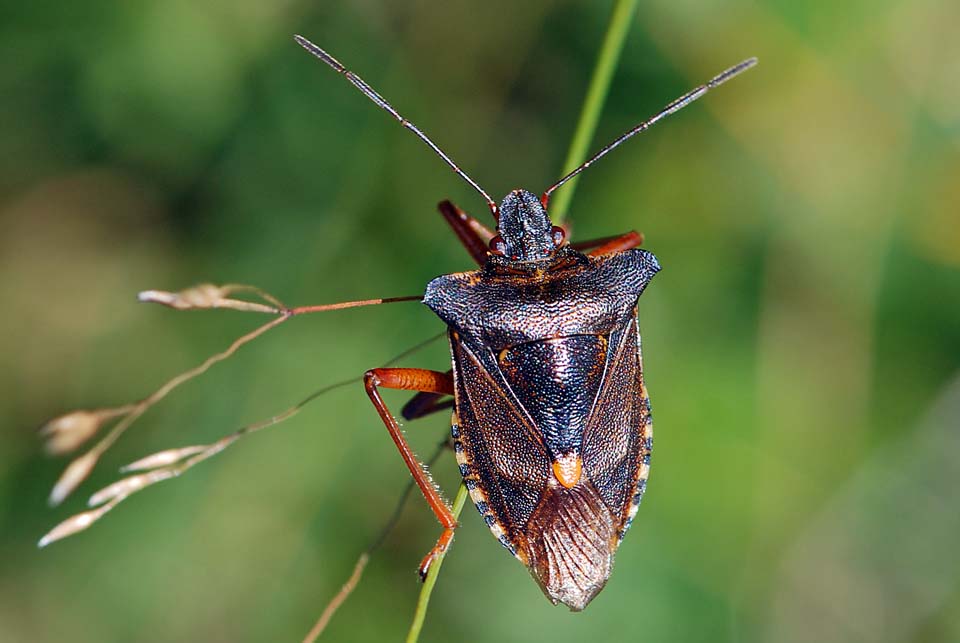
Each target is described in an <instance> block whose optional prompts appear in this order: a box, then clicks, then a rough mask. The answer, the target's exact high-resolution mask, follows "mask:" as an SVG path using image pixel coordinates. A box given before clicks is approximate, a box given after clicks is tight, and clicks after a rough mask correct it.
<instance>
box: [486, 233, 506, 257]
mask: <svg viewBox="0 0 960 643" xmlns="http://www.w3.org/2000/svg"><path fill="white" fill-rule="evenodd" d="M490 252H492V253H493V254H495V255H500V256H501V257H502V256H504V255H505V254H507V244H506V243H505V242H504V240H503V237H501V236H500V235H499V234H498V235H497V236H495V237H494V238H493V239H490Z"/></svg>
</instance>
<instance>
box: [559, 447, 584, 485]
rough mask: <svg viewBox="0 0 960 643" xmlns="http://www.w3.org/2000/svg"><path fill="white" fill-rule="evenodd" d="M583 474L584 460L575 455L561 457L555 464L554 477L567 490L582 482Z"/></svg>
mask: <svg viewBox="0 0 960 643" xmlns="http://www.w3.org/2000/svg"><path fill="white" fill-rule="evenodd" d="M581 473H583V460H581V459H580V456H578V455H577V454H575V453H569V454H567V455H563V456H560V457H559V458H557V459H556V460H554V462H553V475H554V477H556V479H557V481H558V482H559V483H560V484H562V485H563V486H564V487H566V488H567V489H570V488H571V487H573V486H574V485H576V484H577V483H578V482H579V481H580V474H581Z"/></svg>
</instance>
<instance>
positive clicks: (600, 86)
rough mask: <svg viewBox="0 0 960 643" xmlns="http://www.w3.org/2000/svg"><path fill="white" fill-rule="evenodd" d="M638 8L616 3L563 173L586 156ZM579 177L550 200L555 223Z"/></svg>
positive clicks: (623, 0)
mask: <svg viewBox="0 0 960 643" xmlns="http://www.w3.org/2000/svg"><path fill="white" fill-rule="evenodd" d="M636 8H637V0H617V4H616V5H615V6H614V7H613V14H612V15H611V16H610V23H609V24H608V25H607V35H606V36H605V37H604V39H603V46H602V47H601V48H600V55H598V56H597V63H596V65H595V66H594V68H593V77H592V78H591V79H590V87H589V88H588V89H587V97H586V98H585V99H584V102H583V108H582V109H581V110H580V120H579V122H578V123H577V129H576V131H575V132H574V134H573V140H571V141H570V149H569V150H568V151H567V159H566V161H564V163H563V171H562V172H561V173H560V176H566V175H567V174H568V173H570V172H572V171H573V170H575V169H576V168H577V167H579V166H580V164H581V163H583V162H584V161H585V160H586V156H587V151H588V146H589V145H590V141H592V140H593V134H594V132H595V131H596V129H597V121H599V120H600V112H602V111H603V104H604V102H605V101H606V99H607V93H608V92H609V90H610V80H611V79H612V78H613V72H614V70H615V69H616V67H617V61H619V60H620V53H621V52H622V51H623V43H624V41H625V40H626V37H627V31H628V30H629V28H630V22H631V20H632V18H633V15H634V14H635V13H636ZM579 180H580V177H579V176H575V177H573V178H572V179H570V181H569V182H568V183H567V184H566V185H564V186H563V187H562V188H560V189H559V190H557V194H556V196H555V197H554V198H553V199H552V201H551V203H550V218H551V219H552V220H553V223H554V225H560V224H561V223H563V220H564V219H565V218H566V216H567V210H568V209H569V208H570V202H571V200H572V199H573V192H574V190H575V189H576V187H577V181H579Z"/></svg>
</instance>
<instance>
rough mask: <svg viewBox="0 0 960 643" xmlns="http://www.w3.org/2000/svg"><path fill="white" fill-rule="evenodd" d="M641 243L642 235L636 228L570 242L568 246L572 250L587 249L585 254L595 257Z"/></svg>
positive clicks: (627, 248) (634, 246)
mask: <svg viewBox="0 0 960 643" xmlns="http://www.w3.org/2000/svg"><path fill="white" fill-rule="evenodd" d="M642 243H643V235H642V234H641V233H639V232H637V231H636V230H631V231H630V232H625V233H624V234H621V235H618V236H616V237H603V238H601V239H590V240H589V241H581V242H579V243H571V244H570V247H571V248H573V249H574V250H589V252H588V253H587V254H589V255H590V256H591V257H596V256H599V255H605V254H610V253H613V252H621V251H623V250H629V249H630V248H636V247H638V246H639V245H641V244H642Z"/></svg>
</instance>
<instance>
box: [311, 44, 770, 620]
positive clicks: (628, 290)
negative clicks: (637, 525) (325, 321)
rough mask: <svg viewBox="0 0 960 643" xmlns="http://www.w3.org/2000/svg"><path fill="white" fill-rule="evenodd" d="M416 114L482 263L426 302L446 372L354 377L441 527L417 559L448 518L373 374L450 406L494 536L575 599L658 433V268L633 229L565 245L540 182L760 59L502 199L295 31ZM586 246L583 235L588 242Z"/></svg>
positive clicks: (425, 407)
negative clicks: (648, 352)
mask: <svg viewBox="0 0 960 643" xmlns="http://www.w3.org/2000/svg"><path fill="white" fill-rule="evenodd" d="M296 40H297V42H298V43H299V44H300V45H301V46H302V47H304V48H305V49H306V50H307V51H309V52H310V53H311V54H313V55H314V56H316V57H317V58H319V59H320V60H322V61H323V62H325V63H326V64H327V65H329V66H330V67H332V68H333V69H334V70H335V71H337V72H339V73H341V74H343V75H344V76H345V77H346V78H347V80H349V81H350V82H351V83H352V84H353V85H354V86H355V87H356V88H357V89H359V90H360V91H361V92H363V93H364V94H365V95H366V96H367V97H368V98H369V99H370V100H372V101H373V102H374V103H376V104H377V105H379V106H380V107H381V108H383V109H384V110H386V111H387V112H388V113H389V114H390V115H392V116H393V117H394V118H396V119H397V120H398V121H400V124H401V125H403V126H404V127H406V128H407V129H409V130H411V131H412V132H413V133H414V134H416V135H417V136H418V137H419V138H420V139H421V140H422V141H423V142H424V143H426V144H427V145H428V146H429V147H430V148H431V149H432V150H433V151H434V152H435V153H436V154H437V155H438V156H440V158H442V159H443V160H444V161H445V162H446V163H447V164H448V165H449V166H450V167H451V168H452V169H453V171H454V172H456V173H457V175H459V176H460V177H461V178H463V179H464V180H465V181H466V182H467V183H469V184H470V185H471V186H472V187H473V188H474V189H475V190H476V191H477V192H479V193H480V194H481V195H482V196H483V197H484V199H486V202H487V206H488V207H489V208H490V212H491V213H492V214H493V217H494V219H495V220H496V223H497V227H496V232H493V231H491V230H489V229H487V228H486V227H485V226H484V225H483V224H482V223H480V222H479V221H477V220H476V219H474V218H472V217H470V216H469V215H467V214H466V213H465V212H463V211H462V210H460V209H459V208H457V207H456V206H454V205H453V204H452V203H450V202H449V201H444V202H442V203H441V204H440V206H439V209H440V212H441V214H443V216H444V218H445V219H446V220H447V222H448V223H449V224H450V225H451V226H452V227H453V229H454V231H455V232H456V234H457V236H458V237H459V239H460V241H461V242H462V243H463V245H464V246H465V247H466V249H467V251H468V252H469V253H470V254H471V256H472V257H473V259H474V260H475V261H476V262H477V263H478V264H479V265H480V269H479V270H476V271H471V272H463V273H457V274H452V275H443V276H440V277H437V278H436V279H434V280H433V281H431V282H430V283H429V284H427V288H426V293H425V295H424V297H423V303H424V304H426V305H427V306H428V307H430V309H431V310H433V312H435V313H436V314H437V316H438V317H440V319H441V320H443V322H444V323H445V324H446V325H447V328H448V337H449V342H450V353H451V356H452V360H453V368H452V370H451V371H448V372H445V373H444V372H439V371H430V370H424V369H412V368H378V369H374V370H371V371H368V372H367V374H366V376H365V377H364V383H365V386H366V390H367V394H368V395H369V396H370V400H371V401H372V402H373V405H374V406H375V407H376V409H377V412H378V413H379V414H380V417H381V419H382V420H383V423H384V424H385V425H386V427H387V430H388V431H389V432H390V436H391V437H392V438H393V441H394V442H395V443H396V445H397V448H398V449H399V450H400V455H401V456H402V457H403V460H404V462H405V463H406V465H407V467H408V468H409V469H410V473H411V474H412V475H413V477H414V480H415V481H416V483H417V485H418V486H419V488H420V490H421V491H422V492H423V495H424V497H425V498H426V500H427V502H428V503H429V505H430V508H431V509H432V510H433V512H434V514H435V515H436V517H437V519H438V520H439V521H440V524H441V525H442V526H443V531H442V533H441V534H440V538H439V540H438V541H437V543H436V545H434V547H433V549H431V550H430V552H429V553H428V554H427V555H426V557H425V558H424V559H423V562H422V563H421V564H420V568H419V572H420V574H421V576H425V575H426V573H427V570H428V568H429V566H430V564H431V563H432V561H434V560H435V559H436V558H437V556H439V555H440V554H441V553H442V552H444V551H445V550H446V548H447V547H448V546H449V544H450V542H451V540H452V539H453V533H454V529H455V528H456V526H457V523H456V519H455V518H454V516H453V513H452V511H451V510H450V507H449V506H448V505H447V503H446V502H445V501H444V500H443V498H442V497H441V496H440V493H439V492H438V491H437V489H436V487H435V486H434V485H433V484H432V483H431V481H430V478H429V477H428V475H427V472H426V470H425V469H424V467H423V465H422V464H421V463H420V462H419V461H418V460H417V458H416V457H415V456H414V455H413V452H412V451H411V449H410V447H409V446H408V444H407V442H406V440H405V438H404V436H403V433H402V432H401V431H400V427H399V425H398V424H397V421H396V419H395V418H394V416H393V414H392V413H391V412H390V410H389V409H388V408H387V407H386V405H385V404H384V402H383V399H382V398H381V396H380V393H379V391H378V389H379V388H380V387H386V388H393V389H403V390H413V391H419V394H418V395H417V396H416V397H415V398H414V399H413V400H411V402H410V403H409V404H407V406H406V407H405V408H404V409H403V416H404V417H405V418H406V419H413V418H416V417H420V416H422V415H424V414H425V413H428V412H430V411H432V410H436V409H440V408H447V407H448V405H443V404H442V403H441V402H440V399H442V397H443V396H451V395H452V396H453V399H454V403H453V406H454V411H453V420H452V428H451V433H452V436H453V441H454V449H455V451H456V457H457V463H458V464H459V467H460V474H461V475H462V477H463V481H464V484H465V485H466V486H467V488H468V489H469V491H470V497H471V499H472V500H473V502H474V504H475V505H476V507H477V510H478V511H479V512H480V515H481V516H483V520H484V522H486V524H487V526H488V527H489V528H490V531H491V532H492V533H493V535H494V536H495V537H496V538H497V540H499V541H500V543H501V544H502V545H503V546H504V547H505V548H506V549H507V550H509V551H510V553H511V554H513V555H514V556H515V557H516V558H517V559H518V560H519V561H520V562H521V563H523V564H524V565H525V566H526V567H527V568H528V569H529V570H530V573H531V574H532V575H533V578H534V579H535V580H536V581H537V583H538V584H539V585H540V588H541V589H542V590H543V592H544V593H545V594H546V596H547V598H548V599H550V601H551V602H552V603H554V604H557V603H564V604H566V605H567V606H568V607H569V608H570V609H572V610H582V609H583V608H584V607H586V606H587V604H588V603H589V602H590V601H591V600H592V599H593V597H594V596H596V595H597V593H598V592H599V591H600V590H601V589H602V588H603V586H604V585H605V584H606V582H607V579H608V578H609V577H610V572H611V568H612V565H613V555H614V553H615V552H616V550H617V547H618V546H619V545H620V541H621V540H623V536H624V534H625V533H626V531H627V529H628V528H629V527H630V522H631V521H632V520H633V517H634V515H635V514H636V512H637V508H638V506H639V504H640V499H641V497H642V496H643V492H644V489H645V487H646V482H647V475H648V473H649V470H650V453H651V450H652V446H653V427H652V417H651V414H650V398H649V396H648V395H647V390H646V387H645V386H644V383H643V367H642V360H641V354H640V332H639V327H638V324H637V300H638V298H639V297H640V294H641V293H642V292H643V290H644V288H646V286H647V284H648V283H649V282H650V280H651V279H652V278H653V276H654V275H655V274H656V273H657V271H659V270H660V265H659V263H657V259H656V257H654V256H653V254H652V253H650V252H647V251H646V250H641V249H639V248H637V246H638V245H640V243H641V241H642V237H641V236H640V235H639V234H638V233H636V232H628V233H626V234H624V235H621V236H619V237H614V238H610V239H602V240H598V241H595V242H586V243H582V244H576V245H571V244H567V243H566V239H565V236H566V233H565V231H564V229H563V228H560V227H557V226H554V225H553V224H552V223H551V221H550V216H549V214H548V210H547V208H548V205H549V199H550V195H551V194H552V193H553V191H554V190H556V189H557V188H559V187H560V186H561V185H563V184H564V183H566V182H567V181H568V180H570V179H571V178H572V177H574V176H576V175H577V174H579V173H580V172H581V171H583V170H585V169H586V168H588V167H589V166H590V165H591V164H593V163H594V162H595V161H596V160H598V159H599V158H600V157H602V156H604V155H605V154H607V153H608V152H609V151H611V150H612V149H613V148H615V147H617V146H618V145H620V144H621V143H623V142H624V141H625V140H627V139H628V138H630V137H631V136H633V135H634V134H637V133H639V132H642V131H644V130H645V129H647V128H649V127H650V126H651V125H653V124H654V123H656V122H657V121H659V120H660V119H662V118H664V117H665V116H668V115H669V114H672V113H673V112H676V111H678V110H680V109H682V108H683V107H685V106H686V105H688V104H689V103H691V102H692V101H694V100H696V99H697V98H699V97H700V96H702V95H703V94H704V93H706V92H707V91H708V90H710V89H712V88H714V87H716V86H718V85H720V84H721V83H723V82H725V81H727V80H729V79H730V78H733V77H734V76H736V75H737V74H739V73H741V72H743V71H745V70H746V69H749V68H750V67H752V66H753V65H754V64H756V59H755V58H751V59H748V60H746V61H744V62H742V63H740V64H738V65H735V66H734V67H731V68H730V69H727V70H726V71H724V72H723V73H721V74H720V75H718V76H716V77H715V78H713V79H712V80H710V81H709V82H707V83H705V84H703V85H701V86H699V87H697V88H696V89H694V90H692V91H690V92H688V93H687V94H685V95H683V96H681V97H680V98H678V99H677V100H675V101H673V102H672V103H670V104H669V105H667V106H666V107H665V108H664V109H663V110H661V111H660V112H659V113H658V114H656V115H655V116H654V117H653V118H651V119H649V120H647V121H644V122H642V123H640V124H639V125H637V126H636V127H634V128H632V129H630V130H628V131H627V132H625V133H624V134H622V135H621V136H620V137H618V138H617V139H615V140H614V141H613V142H611V143H610V144H609V145H607V146H606V147H604V148H602V149H601V150H600V151H599V152H597V153H596V154H595V155H594V156H593V157H591V158H590V159H589V160H588V161H586V162H585V163H584V164H583V165H581V166H580V167H578V168H576V169H575V170H573V171H572V172H570V173H569V174H567V175H566V176H565V177H563V178H562V179H560V180H559V181H557V182H556V183H555V184H554V185H552V186H551V187H550V188H548V189H547V190H546V191H544V192H543V195H542V196H541V197H539V198H538V197H537V196H535V195H534V194H532V193H531V192H528V191H526V190H514V191H512V192H510V193H509V194H508V195H507V196H506V197H505V198H504V199H503V201H502V202H501V203H500V204H499V205H497V204H496V202H495V201H494V200H493V199H492V198H490V196H489V195H488V194H487V193H486V192H485V191H484V190H483V189H482V188H481V187H480V186H479V185H478V184H477V183H476V182H475V181H474V180H473V179H471V178H470V177H469V176H467V174H466V173H464V172H463V171H462V170H461V169H460V168H459V167H457V165H456V164H455V163H454V162H453V161H452V160H451V159H450V157H448V156H447V155H446V154H445V153H444V152H443V151H442V150H441V149H440V148H439V147H437V145H436V144H435V143H434V142H433V141H431V140H430V139H429V138H428V137H427V136H426V134H424V133H423V132H422V131H421V130H420V129H419V128H418V127H417V126H415V125H414V124H413V123H411V122H410V121H408V120H407V119H406V118H404V117H403V116H401V115H400V114H399V113H398V112H397V111H396V110H395V109H394V108H393V107H392V106H391V105H390V103H388V102H387V101H386V100H385V99H384V98H383V97H382V96H380V95H379V94H378V93H377V92H376V91H375V90H374V89H373V88H371V87H370V86H369V85H368V84H367V83H366V82H364V81H363V80H362V79H361V78H360V77H359V76H357V75H356V74H354V73H353V72H351V71H349V70H348V69H347V68H346V67H344V66H343V65H342V64H341V63H340V62H339V61H338V60H337V59H335V58H334V57H333V56H331V55H330V54H328V53H327V52H325V51H323V50H322V49H320V48H319V47H317V46H316V45H315V44H313V43H312V42H310V41H309V40H307V39H305V38H303V37H301V36H296ZM581 251H587V252H586V254H584V253H583V252H581Z"/></svg>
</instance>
